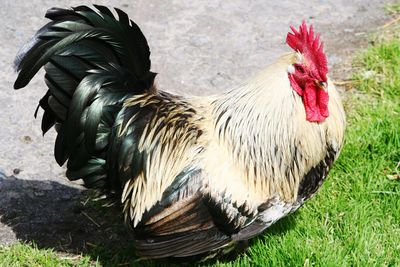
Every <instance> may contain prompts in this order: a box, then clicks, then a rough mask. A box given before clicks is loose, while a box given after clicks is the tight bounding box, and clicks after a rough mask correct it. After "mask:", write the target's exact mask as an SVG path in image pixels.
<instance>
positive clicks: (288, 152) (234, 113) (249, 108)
mask: <svg viewBox="0 0 400 267" xmlns="http://www.w3.org/2000/svg"><path fill="white" fill-rule="evenodd" d="M294 60H295V56H294V54H289V55H285V56H284V57H282V58H281V59H280V60H278V61H277V62H276V63H275V64H272V65H270V66H269V67H268V68H267V69H265V70H264V71H262V72H261V73H260V74H258V75H257V76H255V77H254V78H253V79H250V80H249V81H247V82H246V83H244V84H243V85H241V86H240V87H238V88H237V89H235V90H232V91H230V92H227V93H226V94H224V95H223V96H221V97H219V98H218V99H216V100H215V101H214V102H213V104H214V109H213V112H212V113H213V118H214V127H215V134H216V137H217V138H218V140H220V144H221V145H222V146H224V147H225V148H226V149H227V150H229V153H228V154H229V155H231V159H230V160H231V161H232V162H233V164H235V166H239V169H240V170H241V171H242V179H243V183H245V184H246V185H247V186H248V188H250V189H252V190H256V191H257V192H259V193H261V194H263V196H264V197H266V198H271V197H276V194H278V196H279V197H280V198H281V199H284V200H287V201H294V200H295V199H296V197H297V188H298V185H299V182H300V180H301V178H302V177H303V176H304V174H305V172H306V170H308V169H310V168H311V167H312V166H313V164H316V162H314V161H318V160H319V157H320V156H321V157H322V156H323V153H324V151H323V150H324V148H325V147H326V144H325V143H324V142H326V140H325V137H324V136H323V135H324V133H323V129H322V128H323V126H321V125H318V124H315V123H314V124H311V123H309V122H307V121H306V120H305V111H304V106H303V103H302V100H301V98H300V97H299V96H298V95H297V94H296V93H295V92H294V91H293V90H292V89H291V87H290V84H289V80H288V75H287V68H288V66H289V65H290V64H291V62H292V61H294ZM310 131H311V132H310ZM306 134H308V135H309V136H310V137H311V138H313V139H315V140H313V141H310V143H311V145H310V144H306V145H303V144H302V143H301V142H302V138H303V137H304V136H303V135H306ZM312 155H316V158H318V159H316V160H314V159H312V158H310V157H311V156H312ZM318 162H319V161H318Z"/></svg>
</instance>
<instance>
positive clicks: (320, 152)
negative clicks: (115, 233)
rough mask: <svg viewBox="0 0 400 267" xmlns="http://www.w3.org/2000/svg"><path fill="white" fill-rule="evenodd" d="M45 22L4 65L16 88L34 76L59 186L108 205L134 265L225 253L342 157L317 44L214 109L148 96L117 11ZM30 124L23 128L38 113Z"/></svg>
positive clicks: (292, 203)
mask: <svg viewBox="0 0 400 267" xmlns="http://www.w3.org/2000/svg"><path fill="white" fill-rule="evenodd" d="M94 7H95V9H92V8H89V7H86V6H79V7H75V8H71V9H61V8H51V9H50V10H48V11H47V13H46V17H47V18H48V19H50V20H51V21H50V22H49V23H48V24H46V25H45V26H44V27H43V28H41V29H40V30H39V31H38V32H37V33H36V35H35V36H34V37H33V39H32V40H31V41H30V42H29V43H28V44H27V45H26V46H25V47H24V48H23V49H22V50H21V52H20V53H19V55H17V58H16V69H17V71H18V72H19V73H18V77H17V79H16V81H15V84H14V88H15V89H20V88H23V87H25V86H26V85H27V84H28V83H29V81H30V80H31V79H32V77H33V76H34V75H35V74H36V73H37V72H38V70H39V69H40V68H41V67H43V66H44V69H45V82H46V85H47V87H48V91H47V93H46V94H45V95H44V96H43V97H42V99H41V100H40V101H39V105H38V109H39V107H41V108H42V109H43V110H44V114H43V118H42V125H41V127H42V131H43V134H45V133H46V132H47V131H48V130H49V129H50V128H51V127H53V126H55V129H56V130H57V138H56V141H55V152H54V153H55V159H56V161H57V163H58V164H59V165H64V163H66V167H67V171H66V176H67V177H68V178H69V179H70V180H77V179H83V181H84V184H85V186H86V187H88V188H97V189H99V190H103V191H105V192H107V193H109V194H114V195H116V196H117V197H119V199H120V201H121V207H122V210H123V214H124V216H125V221H126V223H127V224H128V225H129V226H130V227H131V228H132V231H133V233H134V236H135V240H134V243H135V246H136V250H137V253H138V254H139V255H141V256H143V257H145V258H188V257H189V258H190V257H194V256H205V255H211V254H213V253H214V254H216V253H219V252H221V251H225V250H229V249H231V248H234V247H235V246H236V245H238V244H241V243H243V242H246V241H247V240H249V239H250V238H252V237H254V236H256V235H258V234H260V233H262V232H263V231H264V230H265V229H267V228H268V227H269V226H270V225H271V224H273V223H274V222H276V221H277V220H279V219H281V218H282V217H284V216H286V215H288V214H290V213H292V212H294V211H295V210H297V209H298V208H299V207H300V206H301V205H302V204H303V203H304V202H305V201H306V200H307V199H309V198H310V197H311V196H313V195H314V194H315V193H316V192H317V190H318V189H319V187H320V186H321V184H322V183H323V181H324V180H325V178H326V176H327V174H328V171H329V169H330V168H331V166H332V164H333V162H334V161H335V159H336V158H337V157H338V155H339V152H340V150H341V147H342V145H343V138H344V130H345V114H344V111H343V107H342V104H341V100H340V97H339V94H338V92H337V90H336V89H335V87H334V86H333V83H332V82H331V81H330V80H329V79H328V77H327V73H328V67H327V58H326V55H325V54H324V51H323V43H322V42H320V40H319V34H317V35H316V36H315V35H314V32H313V28H312V26H311V27H309V28H307V26H306V24H305V22H303V23H302V25H301V26H300V27H299V29H296V28H294V27H291V31H292V32H289V33H288V35H287V39H286V43H287V44H288V45H289V46H290V47H291V48H292V49H293V50H294V52H292V53H288V54H285V55H283V56H282V57H280V58H279V59H278V60H277V61H276V62H275V63H273V64H271V65H270V66H268V67H267V68H266V69H264V70H263V71H261V72H260V73H259V74H258V75H256V76H255V77H253V78H252V79H249V80H248V81H246V82H244V83H242V84H241V85H239V86H237V87H236V88H235V89H233V90H230V91H227V92H225V93H222V94H220V95H215V96H209V97H189V98H184V97H180V96H176V95H172V94H170V93H167V92H165V91H161V90H158V88H157V87H156V85H155V83H154V79H155V77H156V73H154V72H151V71H150V65H151V62H150V58H149V57H150V50H149V47H148V44H147V41H146V39H145V37H144V35H143V34H142V32H141V30H140V29H139V27H138V26H137V25H136V24H135V23H134V22H133V21H132V20H130V19H129V18H128V16H127V14H126V13H124V12H123V11H121V10H119V9H115V12H116V13H115V14H116V15H117V16H114V15H113V13H112V12H111V11H110V10H109V9H108V8H106V7H104V6H97V5H95V6H94ZM38 109H37V110H36V112H35V117H36V115H37V111H38Z"/></svg>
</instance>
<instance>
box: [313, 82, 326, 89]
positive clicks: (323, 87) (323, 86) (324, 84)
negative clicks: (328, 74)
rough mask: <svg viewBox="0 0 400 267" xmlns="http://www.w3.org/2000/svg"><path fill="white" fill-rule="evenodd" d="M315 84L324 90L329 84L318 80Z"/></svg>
mask: <svg viewBox="0 0 400 267" xmlns="http://www.w3.org/2000/svg"><path fill="white" fill-rule="evenodd" d="M315 83H316V84H317V85H318V86H319V87H321V88H322V89H324V90H325V89H326V86H327V84H326V82H321V81H318V80H315Z"/></svg>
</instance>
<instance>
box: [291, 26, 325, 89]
mask: <svg viewBox="0 0 400 267" xmlns="http://www.w3.org/2000/svg"><path fill="white" fill-rule="evenodd" d="M290 29H291V30H292V31H293V33H291V32H289V33H288V35H287V37H286V43H287V44H288V45H289V46H290V47H291V48H293V49H294V50H295V51H296V52H300V53H301V54H302V55H303V56H304V58H305V61H306V62H305V64H307V66H308V67H309V69H310V71H311V72H312V73H313V74H314V75H315V76H317V77H316V78H318V79H319V80H320V81H325V82H326V79H327V78H326V74H327V73H328V61H327V59H326V55H325V53H324V43H323V42H320V41H319V36H320V35H319V33H317V35H316V36H315V37H314V30H313V26H312V25H311V26H310V29H309V31H308V30H307V25H306V22H305V21H303V23H302V24H301V26H300V28H299V30H298V31H297V30H296V28H295V27H293V26H290Z"/></svg>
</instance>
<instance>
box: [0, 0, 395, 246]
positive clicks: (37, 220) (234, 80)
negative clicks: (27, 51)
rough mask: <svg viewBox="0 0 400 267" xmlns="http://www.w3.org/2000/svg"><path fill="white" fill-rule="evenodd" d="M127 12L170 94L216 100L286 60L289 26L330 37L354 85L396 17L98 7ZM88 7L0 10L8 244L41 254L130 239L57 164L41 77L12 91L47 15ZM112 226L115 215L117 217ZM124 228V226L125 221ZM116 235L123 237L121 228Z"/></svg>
mask: <svg viewBox="0 0 400 267" xmlns="http://www.w3.org/2000/svg"><path fill="white" fill-rule="evenodd" d="M96 3H97V4H103V5H107V6H115V7H118V8H120V9H122V10H124V11H126V12H127V13H128V14H129V15H130V16H131V18H132V19H133V20H135V21H136V22H137V24H138V25H139V26H141V28H142V30H143V32H144V34H145V35H146V36H147V39H148V42H149V44H150V48H151V51H152V63H153V65H152V69H153V71H155V72H158V73H159V76H158V78H157V83H158V84H159V87H160V88H161V89H163V90H167V91H170V92H174V93H178V94H196V95H208V94H212V93H218V92H221V91H224V90H227V89H230V88H232V87H233V86H235V85H236V84H238V83H239V82H240V81H242V80H243V79H246V78H247V77H249V76H250V75H253V74H254V73H256V72H257V71H258V70H260V69H261V68H263V67H264V66H266V65H267V64H268V63H270V62H271V61H272V60H274V59H275V58H276V57H278V56H279V55H280V54H282V53H284V52H287V51H289V48H288V47H287V46H286V45H285V43H284V40H285V37H286V34H287V32H288V30H289V25H291V24H293V25H295V26H296V27H297V26H298V25H299V24H300V23H301V22H302V20H306V21H307V22H308V23H312V24H314V26H315V29H316V31H319V32H321V34H322V40H323V41H324V42H325V45H326V51H327V54H328V55H329V57H328V59H329V63H330V66H331V70H332V71H331V75H332V76H333V77H334V78H336V79H345V78H346V77H347V76H346V75H348V73H349V58H351V56H352V55H353V53H354V51H357V50H359V49H360V47H363V46H365V45H366V44H367V41H368V33H370V32H371V31H373V30H374V29H375V28H376V27H377V26H378V25H381V24H383V23H384V21H385V20H387V19H388V18H387V17H386V16H385V14H384V10H383V7H384V5H385V4H386V3H388V1H384V0H369V1H364V0H351V1H349V0H311V1H289V0H283V1H272V0H248V1H244V0H232V1H220V0H215V1H178V0H175V1H163V0H153V1H147V0H137V1H132V0H123V1H119V0H107V1H104V0H99V1H96ZM81 4H89V2H88V1H77V0H73V1H61V0H58V1H50V0H30V1H22V0H21V1H20V0H2V1H1V9H0V18H1V25H2V26H1V28H0V80H1V83H0V244H1V245H8V244H12V243H15V242H16V241H17V240H21V241H34V242H36V243H37V244H38V246H39V247H52V248H55V249H56V250H59V251H68V252H82V251H86V246H87V245H88V244H90V243H96V242H98V241H99V240H106V242H108V241H107V240H109V241H110V242H113V241H115V242H118V244H122V243H121V240H124V242H128V241H129V236H128V237H127V234H126V233H127V231H126V230H125V228H123V226H121V225H120V224H116V225H117V227H115V224H114V220H111V221H110V220H108V219H109V218H108V217H106V218H104V217H105V215H103V214H100V213H99V212H98V211H96V209H94V210H93V209H90V208H87V207H86V203H85V200H86V199H87V198H88V197H89V196H88V193H87V192H86V191H85V190H83V188H82V187H81V186H79V184H76V183H71V182H69V181H68V180H67V179H66V178H65V177H64V171H65V170H64V169H63V168H62V167H59V166H58V165H57V164H56V163H55V161H54V159H53V142H54V138H55V134H54V131H53V132H50V133H49V134H47V135H46V136H45V137H42V134H41V131H40V120H39V119H36V120H35V119H34V118H33V113H34V111H35V108H36V106H37V102H38V100H39V99H40V97H41V96H42V95H43V92H44V91H45V90H46V88H45V85H44V82H43V77H42V75H38V76H37V77H35V79H33V80H32V82H31V83H30V85H29V86H28V88H25V89H22V90H19V91H14V90H13V89H12V87H13V82H14V80H15V78H16V74H15V73H14V72H13V68H12V62H13V60H14V57H15V55H16V53H17V51H18V49H19V48H20V47H21V46H22V45H23V43H24V42H26V41H27V40H28V39H29V38H30V37H31V36H32V35H33V34H34V32H35V31H36V30H37V29H38V28H39V27H41V26H42V25H43V24H44V23H46V22H47V21H46V19H44V18H43V16H44V14H45V12H46V10H47V9H48V8H50V7H53V6H59V7H68V6H75V5H81ZM110 217H112V216H110ZM117 219H118V221H119V219H120V218H117ZM120 227H122V229H118V230H115V229H116V228H120Z"/></svg>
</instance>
